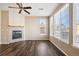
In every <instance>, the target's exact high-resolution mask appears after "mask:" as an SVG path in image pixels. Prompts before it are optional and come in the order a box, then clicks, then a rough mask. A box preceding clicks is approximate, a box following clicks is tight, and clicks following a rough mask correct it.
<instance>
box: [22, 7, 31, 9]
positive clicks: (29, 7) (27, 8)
mask: <svg viewBox="0 0 79 59" xmlns="http://www.w3.org/2000/svg"><path fill="white" fill-rule="evenodd" d="M23 9H32V7H23Z"/></svg>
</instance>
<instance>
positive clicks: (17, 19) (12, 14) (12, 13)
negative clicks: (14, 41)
mask: <svg viewBox="0 0 79 59" xmlns="http://www.w3.org/2000/svg"><path fill="white" fill-rule="evenodd" d="M24 19H25V18H24V16H23V15H22V14H18V11H17V10H15V9H10V10H9V25H12V26H24V25H25V24H24Z"/></svg>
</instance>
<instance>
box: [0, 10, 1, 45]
mask: <svg viewBox="0 0 79 59" xmlns="http://www.w3.org/2000/svg"><path fill="white" fill-rule="evenodd" d="M0 44H1V11H0Z"/></svg>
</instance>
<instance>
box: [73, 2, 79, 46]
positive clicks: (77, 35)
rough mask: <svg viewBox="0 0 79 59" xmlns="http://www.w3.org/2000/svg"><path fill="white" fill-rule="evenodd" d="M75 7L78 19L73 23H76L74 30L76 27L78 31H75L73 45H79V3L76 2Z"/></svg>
mask: <svg viewBox="0 0 79 59" xmlns="http://www.w3.org/2000/svg"><path fill="white" fill-rule="evenodd" d="M74 9H75V11H74V12H75V13H74V14H75V17H76V19H75V23H73V24H74V25H75V27H74V30H75V29H76V31H75V33H73V34H74V35H75V38H74V40H73V41H74V42H73V45H74V46H76V47H79V4H74Z"/></svg>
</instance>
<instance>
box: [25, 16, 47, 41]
mask: <svg viewBox="0 0 79 59" xmlns="http://www.w3.org/2000/svg"><path fill="white" fill-rule="evenodd" d="M40 19H43V20H45V22H46V35H40ZM25 37H26V40H47V38H48V17H35V16H27V17H25Z"/></svg>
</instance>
